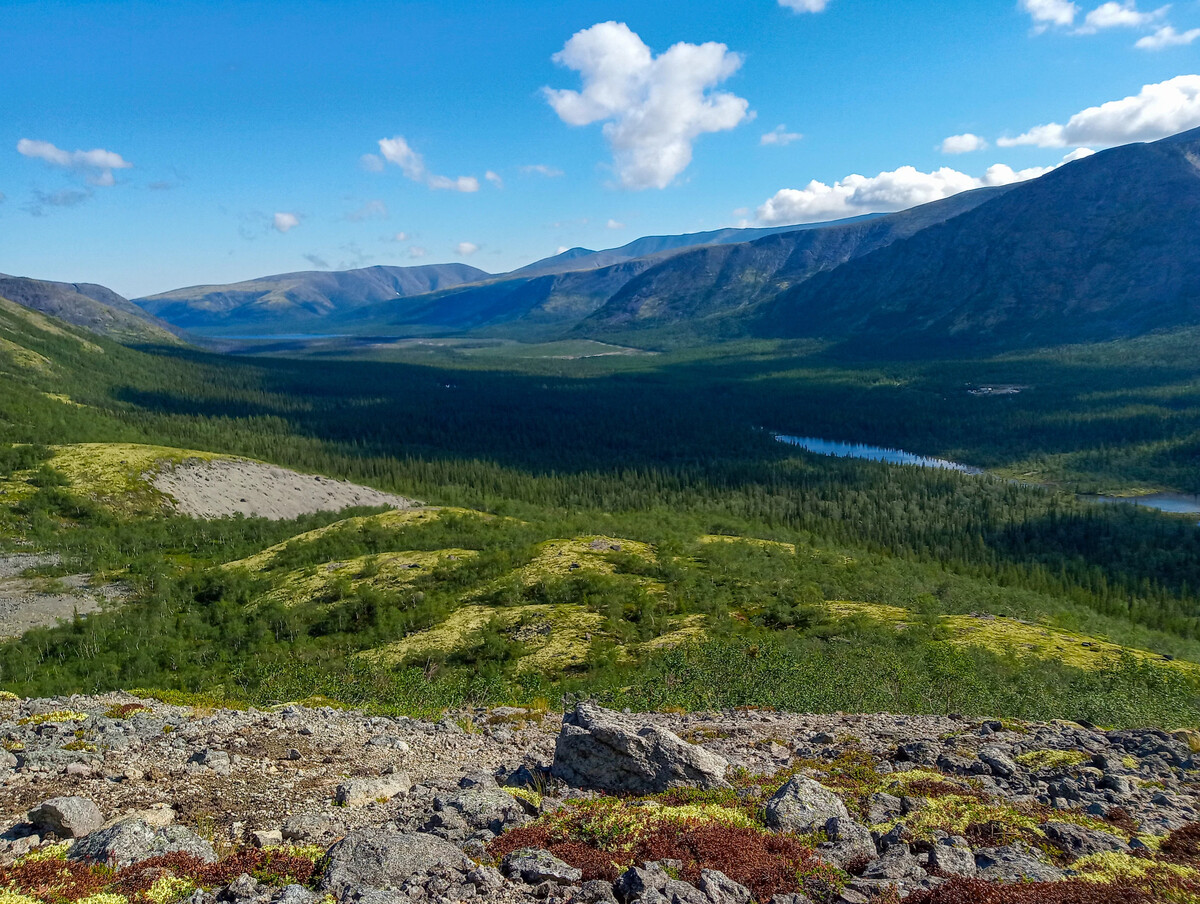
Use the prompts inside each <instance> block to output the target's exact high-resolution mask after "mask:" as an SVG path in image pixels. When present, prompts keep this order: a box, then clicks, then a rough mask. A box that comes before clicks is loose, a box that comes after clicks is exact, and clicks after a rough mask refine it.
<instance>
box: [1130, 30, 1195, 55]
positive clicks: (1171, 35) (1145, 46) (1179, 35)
mask: <svg viewBox="0 0 1200 904" xmlns="http://www.w3.org/2000/svg"><path fill="white" fill-rule="evenodd" d="M1197 38H1200V28H1192V29H1189V30H1188V31H1176V30H1175V29H1174V28H1172V27H1171V26H1170V25H1164V26H1163V27H1162V28H1160V29H1158V31H1156V32H1154V34H1151V35H1146V36H1145V37H1144V38H1141V39H1139V40H1138V42H1137V43H1136V44H1134V45H1133V46H1134V47H1136V48H1138V49H1139V50H1166V49H1167V48H1168V47H1186V46H1187V45H1188V44H1191V43H1193V42H1194V41H1195V40H1196V39H1197Z"/></svg>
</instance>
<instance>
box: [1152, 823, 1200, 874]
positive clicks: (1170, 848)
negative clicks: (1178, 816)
mask: <svg viewBox="0 0 1200 904" xmlns="http://www.w3.org/2000/svg"><path fill="white" fill-rule="evenodd" d="M1158 854H1159V856H1160V857H1161V858H1162V859H1163V860H1167V861H1169V862H1171V863H1180V864H1183V865H1185V866H1200V822H1192V823H1188V824H1187V825H1186V826H1183V828H1179V829H1176V830H1175V831H1173V832H1171V833H1170V834H1169V835H1167V837H1166V838H1164V839H1163V842H1162V844H1161V845H1160V846H1159V848H1158Z"/></svg>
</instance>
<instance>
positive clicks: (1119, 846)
mask: <svg viewBox="0 0 1200 904" xmlns="http://www.w3.org/2000/svg"><path fill="white" fill-rule="evenodd" d="M1040 828H1041V830H1042V831H1043V832H1045V833H1046V837H1047V838H1049V839H1050V840H1051V841H1052V842H1054V844H1055V845H1057V846H1058V847H1060V848H1062V849H1063V851H1065V852H1066V853H1068V854H1070V855H1071V856H1073V857H1086V856H1088V855H1089V854H1100V853H1103V852H1105V851H1128V850H1129V845H1127V844H1126V843H1125V841H1124V839H1122V838H1118V837H1117V836H1116V835H1113V834H1111V833H1109V832H1101V831H1099V830H1097V829H1085V828H1084V827H1083V826H1077V825H1074V824H1073V823H1069V822H1048V823H1045V824H1044V825H1042V826H1040Z"/></svg>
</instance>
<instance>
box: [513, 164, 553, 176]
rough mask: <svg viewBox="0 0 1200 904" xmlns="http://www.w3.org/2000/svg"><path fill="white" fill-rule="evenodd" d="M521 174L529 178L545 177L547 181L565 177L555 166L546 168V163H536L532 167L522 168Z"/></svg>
mask: <svg viewBox="0 0 1200 904" xmlns="http://www.w3.org/2000/svg"><path fill="white" fill-rule="evenodd" d="M521 172H523V173H524V174H525V175H527V176H545V177H546V178H547V179H557V178H558V177H559V176H561V175H563V171H562V170H560V169H557V168H556V167H553V166H546V164H544V163H534V164H532V165H531V166H523V167H521Z"/></svg>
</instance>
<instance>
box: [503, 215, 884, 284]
mask: <svg viewBox="0 0 1200 904" xmlns="http://www.w3.org/2000/svg"><path fill="white" fill-rule="evenodd" d="M877 216H880V214H866V215H864V216H861V217H853V218H851V219H848V220H837V221H834V223H837V224H838V225H841V224H845V223H856V222H860V221H862V220H869V219H873V218H874V217H877ZM830 225H833V223H805V224H802V225H799V226H771V227H766V228H758V229H755V228H750V229H735V228H729V229H716V230H713V231H711V232H692V233H688V234H686V235H648V236H644V237H642V238H640V239H634V240H633V241H632V242H630V243H629V244H628V245H622V246H621V247H620V248H610V249H608V250H607V251H589V250H588V249H587V248H572V249H570V250H569V251H564V252H563V253H562V254H557V255H555V256H554V257H548V258H546V259H545V260H540V261H536V262H534V263H532V264H529V265H528V266H525V267H522V268H520V269H519V270H513V271H512V272H511V273H508V274H506V276H510V277H514V276H543V275H545V274H548V273H567V272H569V271H573V270H600V269H602V268H604V267H611V266H613V265H614V264H621V263H624V262H625V261H632V260H638V259H641V258H650V257H655V256H660V255H668V254H671V253H673V252H677V251H683V250H685V249H688V248H696V247H698V246H700V245H731V244H735V243H738V242H753V241H755V240H756V239H761V238H765V237H766V236H769V235H779V234H780V233H784V232H799V231H804V230H810V229H824V228H825V227H826V226H830Z"/></svg>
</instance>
